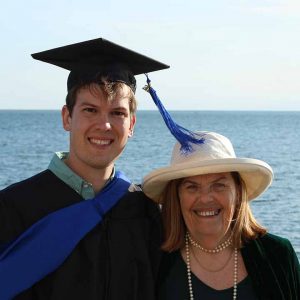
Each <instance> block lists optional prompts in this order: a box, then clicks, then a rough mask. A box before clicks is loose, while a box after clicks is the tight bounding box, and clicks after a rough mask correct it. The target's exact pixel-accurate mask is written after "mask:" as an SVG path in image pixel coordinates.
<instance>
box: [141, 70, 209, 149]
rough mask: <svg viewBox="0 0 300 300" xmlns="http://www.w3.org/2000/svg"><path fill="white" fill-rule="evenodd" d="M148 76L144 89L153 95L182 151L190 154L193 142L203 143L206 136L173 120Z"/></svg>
mask: <svg viewBox="0 0 300 300" xmlns="http://www.w3.org/2000/svg"><path fill="white" fill-rule="evenodd" d="M145 75H146V77H147V85H146V86H145V87H144V90H146V91H147V92H149V94H150V95H151V97H152V99H153V101H154V103H155V105H156V106H157V107H158V109H159V112H160V114H161V116H162V117H163V119H164V121H165V123H166V125H167V127H168V128H169V130H170V132H171V133H172V135H173V136H174V137H175V139H176V140H177V141H178V142H179V143H180V144H181V148H180V151H181V152H182V153H183V154H188V153H191V152H193V147H192V144H198V145H199V144H203V143H204V138H203V137H200V136H199V135H197V134H195V133H194V132H192V131H190V130H188V129H186V128H184V127H182V126H180V125H179V124H177V123H176V122H174V121H173V119H172V117H171V116H170V114H169V113H168V111H167V110H166V109H165V107H164V106H163V104H162V102H161V101H160V99H159V98H158V96H157V94H156V91H155V90H154V89H153V88H152V87H151V84H150V83H151V80H150V79H149V77H148V75H147V74H145Z"/></svg>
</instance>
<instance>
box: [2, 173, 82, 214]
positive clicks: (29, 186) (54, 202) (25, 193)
mask: <svg viewBox="0 0 300 300" xmlns="http://www.w3.org/2000/svg"><path fill="white" fill-rule="evenodd" d="M80 200H81V196H80V195H78V194H77V193H76V192H75V191H74V190H72V189H71V188H70V187H69V186H67V185H66V184H65V183H64V182H63V181H61V180H60V179H59V178H58V177H57V176H56V175H54V174H53V173H52V172H51V171H50V170H44V171H42V172H40V173H38V174H36V175H34V176H32V177H30V178H27V179H25V180H22V181H20V182H17V183H14V184H12V185H10V186H8V187H6V188H5V189H3V190H2V191H0V204H1V203H2V206H4V207H6V208H11V209H14V210H20V211H26V208H27V209H29V208H30V207H31V208H38V207H40V208H41V209H44V210H45V211H46V210H47V207H53V208H59V207H64V206H66V205H69V204H72V203H74V201H75V202H76V201H80Z"/></svg>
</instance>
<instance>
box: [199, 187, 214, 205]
mask: <svg viewBox="0 0 300 300" xmlns="http://www.w3.org/2000/svg"><path fill="white" fill-rule="evenodd" d="M197 199H198V200H199V201H201V202H203V203H206V202H210V201H211V200H212V192H211V189H210V188H207V189H205V188H201V189H199V190H198V193H197Z"/></svg>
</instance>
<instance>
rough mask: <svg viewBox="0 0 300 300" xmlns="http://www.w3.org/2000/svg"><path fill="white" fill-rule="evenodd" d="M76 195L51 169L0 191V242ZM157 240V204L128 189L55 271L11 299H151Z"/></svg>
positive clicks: (7, 240) (20, 231)
mask: <svg viewBox="0 0 300 300" xmlns="http://www.w3.org/2000/svg"><path fill="white" fill-rule="evenodd" d="M79 201H83V199H82V197H81V196H80V195H78V194H77V193H76V192H75V191H74V190H73V189H71V188H70V187H69V186H68V185H66V184H65V183H64V182H63V181H61V180H60V179H59V178H58V177H56V176H55V175H54V174H53V173H52V172H51V171H49V170H46V171H44V172H42V173H39V174H37V175H35V176H34V177H32V178H29V179H27V180H25V181H22V182H20V183H16V184H14V185H12V186H10V187H8V188H6V189H4V190H2V191H0V245H1V244H3V243H7V242H9V241H11V240H13V239H14V238H16V237H17V236H18V235H19V234H21V233H22V232H23V231H24V230H26V229H27V228H28V227H29V226H31V225H32V224H33V223H35V222H36V221H38V220H39V219H41V218H42V217H44V216H46V215H48V214H49V213H51V212H53V211H56V210H58V209H60V208H63V207H66V206H69V205H72V204H74V203H77V202H79ZM160 242H161V227H160V215H159V210H158V207H157V206H156V205H155V204H154V203H153V202H152V201H151V200H149V199H148V198H146V196H145V195H144V194H143V193H142V192H128V193H127V194H126V195H125V196H124V197H123V198H122V199H121V200H120V201H119V202H118V203H117V205H116V206H115V207H113V208H112V210H111V211H110V212H108V213H107V214H106V216H105V218H104V220H103V221H102V223H101V224H99V225H97V226H96V227H95V228H94V229H93V230H92V231H91V232H89V233H88V234H87V235H86V236H85V238H83V239H82V240H81V241H80V243H79V244H78V245H77V247H76V248H75V249H74V251H73V252H72V253H71V254H70V256H69V257H68V258H67V259H66V260H65V262H64V263H63V264H62V265H61V266H60V267H59V268H58V269H57V270H56V271H54V272H53V273H51V274H49V275H48V276H46V277H45V278H43V279H42V280H41V281H39V282H37V283H36V284H35V285H34V286H33V287H31V288H30V289H29V290H26V291H24V292H23V293H21V294H20V295H18V296H17V297H15V298H14V299H16V300H29V299H30V300H66V299H72V300H76V299H78V300H79V299H80V300H100V299H101V300H104V299H109V300H120V299H124V300H126V299H128V300H129V299H130V300H134V299H138V300H140V299H143V300H153V299H155V297H154V285H155V284H154V281H155V277H156V274H157V269H158V264H159V260H160V251H159V245H160ZM16 276H18V270H16ZM0 288H1V283H0Z"/></svg>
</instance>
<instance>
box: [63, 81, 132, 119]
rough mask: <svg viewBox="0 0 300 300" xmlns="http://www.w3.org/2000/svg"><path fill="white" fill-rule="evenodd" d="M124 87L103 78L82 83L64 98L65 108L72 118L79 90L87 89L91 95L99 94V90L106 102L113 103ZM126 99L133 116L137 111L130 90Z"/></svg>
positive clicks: (121, 83) (121, 84) (122, 84)
mask: <svg viewBox="0 0 300 300" xmlns="http://www.w3.org/2000/svg"><path fill="white" fill-rule="evenodd" d="M125 86H126V84H125V83H123V82H109V81H107V80H105V78H103V77H101V78H99V80H96V81H95V82H89V83H82V84H78V85H76V86H74V87H73V88H72V89H71V90H70V91H69V92H68V94H67V96H66V106H67V108H68V110H69V113H70V116H72V112H73V109H74V106H75V104H76V100H77V94H78V92H79V90H80V89H84V88H89V89H90V92H91V93H92V94H93V95H97V94H99V90H100V91H101V92H102V93H103V95H104V96H105V97H106V99H107V101H113V100H114V99H115V97H116V96H118V94H119V93H120V92H121V91H122V89H123V88H124V87H125ZM128 99H129V110H130V114H131V115H134V114H135V113H136V109H137V101H136V98H135V95H134V93H133V91H132V90H131V88H130V89H129V92H128Z"/></svg>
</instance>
